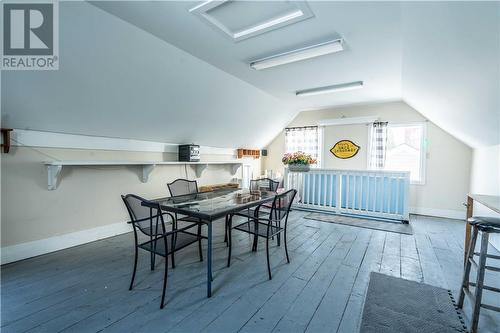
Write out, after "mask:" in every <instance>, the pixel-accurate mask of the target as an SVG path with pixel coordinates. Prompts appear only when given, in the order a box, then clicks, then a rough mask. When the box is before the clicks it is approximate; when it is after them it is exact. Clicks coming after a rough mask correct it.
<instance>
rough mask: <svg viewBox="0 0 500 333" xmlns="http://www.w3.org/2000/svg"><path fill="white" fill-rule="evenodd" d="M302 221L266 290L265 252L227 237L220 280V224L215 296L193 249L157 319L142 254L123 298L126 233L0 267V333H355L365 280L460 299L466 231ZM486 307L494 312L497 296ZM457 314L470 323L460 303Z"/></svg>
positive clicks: (498, 319) (243, 238)
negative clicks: (406, 284)
mask: <svg viewBox="0 0 500 333" xmlns="http://www.w3.org/2000/svg"><path fill="white" fill-rule="evenodd" d="M305 214H306V213H305V212H301V211H293V212H292V213H291V215H290V219H289V225H288V227H289V228H288V245H289V252H290V259H291V263H290V264H287V263H286V260H285V254H284V247H283V243H282V245H281V246H280V247H278V246H277V244H276V240H273V241H272V242H271V243H270V244H271V246H270V254H271V264H272V272H273V279H272V280H270V281H269V280H268V277H267V267H266V259H265V258H266V256H265V243H264V240H263V239H261V240H259V243H258V251H257V252H252V251H251V247H252V243H253V237H250V236H248V235H246V234H244V233H241V232H237V231H234V232H233V238H232V241H233V253H232V264H231V267H229V268H227V267H226V263H227V253H228V249H227V247H226V244H225V243H224V242H223V237H224V224H223V222H222V221H220V222H219V223H216V224H214V230H213V231H214V244H213V271H214V281H213V296H212V297H211V298H207V297H206V262H199V259H198V248H197V246H191V247H188V248H186V249H184V250H183V251H180V252H178V253H177V255H176V263H177V267H176V268H175V269H174V270H172V269H170V270H169V280H168V288H167V304H166V308H165V309H163V310H160V309H159V301H160V294H161V285H162V280H163V268H164V261H163V259H161V258H159V259H158V260H157V263H156V270H155V271H153V272H152V271H151V270H150V267H149V255H148V254H147V253H142V254H141V255H140V258H139V265H138V272H137V277H136V283H135V286H134V289H133V290H132V291H129V290H128V284H129V282H130V274H131V270H132V264H133V246H132V244H133V243H132V242H133V235H132V234H131V233H129V234H124V235H120V236H116V237H112V238H107V239H103V240H100V241H97V242H93V243H89V244H86V245H82V246H77V247H73V248H70V249H66V250H63V251H58V252H54V253H51V254H48V255H43V256H39V257H36V258H32V259H28V260H24V261H21V262H17V263H12V264H8V265H5V266H2V267H1V278H2V279H1V291H2V294H1V301H2V311H1V330H2V333H4V332H6V333H8V332H16V333H17V332H116V333H124V332H148V333H151V332H199V331H205V332H272V331H274V332H306V331H307V332H342V333H343V332H345V333H350V332H357V331H358V329H359V325H360V320H361V313H362V309H363V304H364V299H365V295H366V289H367V286H368V283H369V276H370V272H372V271H376V272H381V273H384V274H388V275H392V276H397V277H402V278H405V279H410V280H415V281H423V282H424V283H428V284H431V285H436V286H439V287H443V288H446V289H451V290H452V291H453V292H454V294H455V296H456V295H457V292H458V289H459V284H460V280H461V276H462V269H463V266H462V253H463V231H464V223H463V221H459V220H450V219H440V218H432V217H424V216H417V215H412V216H411V221H410V223H411V224H412V227H413V230H414V234H413V235H401V234H396V233H388V232H384V231H379V230H371V229H363V228H356V227H352V226H345V225H339V224H334V223H324V222H320V221H313V220H307V219H304V218H303V217H304V215H305ZM236 221H238V220H237V219H235V222H236ZM239 221H243V220H242V219H239ZM204 233H206V227H204ZM203 250H204V251H205V250H206V242H205V241H204V244H203ZM491 251H492V252H493V253H497V254H498V252H495V250H494V249H493V248H492V249H491ZM204 254H205V252H204ZM205 256H206V255H205ZM492 264H496V263H495V262H494V261H492ZM471 276H472V280H474V279H475V271H474V270H472V275H471ZM486 281H487V283H488V284H490V285H494V286H496V284H497V283H498V273H495V272H487V273H486ZM497 287H498V286H497ZM483 297H484V300H485V302H488V303H492V304H496V302H498V295H496V294H492V293H489V292H485V294H484V296H483ZM496 305H500V304H496ZM464 309H465V317H466V318H467V319H469V318H470V301H469V300H468V299H466V302H465V307H464ZM499 325H500V314H497V313H494V312H491V311H488V310H482V311H481V318H480V321H479V329H480V332H484V333H493V332H497V331H498V330H497V328H498V327H499Z"/></svg>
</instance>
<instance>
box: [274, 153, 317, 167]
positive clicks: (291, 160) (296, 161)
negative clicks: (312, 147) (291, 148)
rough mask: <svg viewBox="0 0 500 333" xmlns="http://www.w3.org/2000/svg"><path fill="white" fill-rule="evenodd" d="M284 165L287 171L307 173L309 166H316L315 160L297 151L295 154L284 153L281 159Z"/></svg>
mask: <svg viewBox="0 0 500 333" xmlns="http://www.w3.org/2000/svg"><path fill="white" fill-rule="evenodd" d="M281 161H282V162H283V164H284V165H287V166H288V170H290V171H295V172H305V171H309V168H310V165H311V164H316V160H315V159H314V158H312V157H311V155H308V154H306V153H304V152H301V151H297V152H295V153H293V154H292V153H286V154H285V155H283V158H282V159H281Z"/></svg>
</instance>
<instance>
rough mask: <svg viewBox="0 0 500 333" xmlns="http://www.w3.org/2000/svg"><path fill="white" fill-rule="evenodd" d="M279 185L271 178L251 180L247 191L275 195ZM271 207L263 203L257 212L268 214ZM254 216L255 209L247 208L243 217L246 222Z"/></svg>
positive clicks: (269, 204) (278, 237)
mask: <svg viewBox="0 0 500 333" xmlns="http://www.w3.org/2000/svg"><path fill="white" fill-rule="evenodd" d="M279 184H280V183H279V182H277V181H274V180H272V179H271V178H261V179H253V180H250V188H249V189H250V192H255V191H268V192H275V193H276V192H277V191H278V187H279ZM271 206H272V203H265V204H263V205H262V206H261V207H259V210H260V212H261V213H262V212H263V211H267V212H269V210H270V209H271ZM240 214H244V213H241V212H240ZM254 214H255V209H252V208H249V209H247V211H246V214H245V215H246V216H247V218H248V220H250V219H251V218H253V216H254ZM240 216H241V215H240ZM226 224H227V222H226ZM226 230H227V229H226ZM280 238H281V237H280V235H278V236H277V240H278V246H279V245H280ZM272 239H274V237H272ZM253 251H257V245H255V248H254V249H253Z"/></svg>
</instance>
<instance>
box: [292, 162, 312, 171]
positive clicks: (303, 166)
mask: <svg viewBox="0 0 500 333" xmlns="http://www.w3.org/2000/svg"><path fill="white" fill-rule="evenodd" d="M309 169H310V167H309V164H288V170H289V171H292V172H307V171H309Z"/></svg>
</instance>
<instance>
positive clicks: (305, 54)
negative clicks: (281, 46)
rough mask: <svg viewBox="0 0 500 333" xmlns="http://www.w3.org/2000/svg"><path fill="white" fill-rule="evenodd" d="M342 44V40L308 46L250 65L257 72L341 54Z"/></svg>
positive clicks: (259, 60) (253, 62)
mask: <svg viewBox="0 0 500 333" xmlns="http://www.w3.org/2000/svg"><path fill="white" fill-rule="evenodd" d="M342 43H343V40H342V39H335V40H330V41H327V42H324V43H320V44H315V45H310V46H306V47H303V48H300V49H297V50H292V51H288V52H284V53H280V54H276V55H273V56H270V57H266V58H262V59H258V60H255V61H252V62H251V63H250V67H252V68H253V69H256V70H261V69H266V68H271V67H276V66H280V65H284V64H289V63H291V62H295V61H301V60H306V59H311V58H315V57H319V56H322V55H325V54H330V53H335V52H340V51H343V50H344V47H343V45H342Z"/></svg>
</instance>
